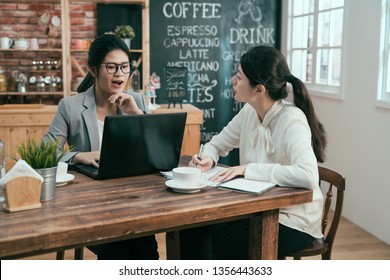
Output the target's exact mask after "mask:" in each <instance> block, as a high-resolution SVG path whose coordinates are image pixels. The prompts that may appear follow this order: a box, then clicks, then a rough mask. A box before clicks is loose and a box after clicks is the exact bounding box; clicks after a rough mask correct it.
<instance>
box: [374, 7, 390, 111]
mask: <svg viewBox="0 0 390 280" xmlns="http://www.w3.org/2000/svg"><path fill="white" fill-rule="evenodd" d="M380 46H381V50H380V61H379V75H378V77H379V80H378V85H379V86H378V98H377V100H378V105H379V106H381V107H382V106H383V107H387V108H390V0H383V1H382V20H381V44H380Z"/></svg>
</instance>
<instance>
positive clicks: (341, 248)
mask: <svg viewBox="0 0 390 280" xmlns="http://www.w3.org/2000/svg"><path fill="white" fill-rule="evenodd" d="M157 240H158V243H159V254H160V259H166V252H165V234H158V235H157ZM73 252H74V250H68V251H66V253H65V259H73ZM55 257H56V255H55V254H54V253H52V254H44V255H39V256H34V257H29V258H25V259H35V260H53V259H55ZM84 259H87V260H95V259H96V256H95V255H94V254H93V253H92V252H91V251H89V250H88V249H87V248H85V249H84ZM307 259H320V257H313V258H307ZM332 259H334V260H390V245H388V244H386V243H384V242H382V241H381V240H379V239H378V238H376V237H374V236H372V235H371V234H369V233H368V232H366V231H364V230H362V229H361V228H359V227H358V226H356V225H354V224H353V223H351V222H350V221H348V220H347V219H345V218H342V220H341V222H340V226H339V230H338V232H337V236H336V240H335V245H334V248H333V254H332Z"/></svg>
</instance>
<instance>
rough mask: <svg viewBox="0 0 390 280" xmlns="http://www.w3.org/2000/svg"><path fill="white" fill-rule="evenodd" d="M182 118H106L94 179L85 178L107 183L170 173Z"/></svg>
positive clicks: (179, 115)
mask: <svg viewBox="0 0 390 280" xmlns="http://www.w3.org/2000/svg"><path fill="white" fill-rule="evenodd" d="M186 117H187V114H186V113H169V114H149V115H125V116H124V115H119V116H108V117H106V119H105V121H104V131H103V141H102V147H101V152H100V163H99V170H98V175H97V176H96V174H95V175H90V174H87V175H89V176H91V177H93V178H95V179H109V178H119V177H126V176H134V175H143V174H151V173H155V172H158V171H161V170H172V168H174V167H176V166H178V163H179V160H180V152H181V146H182V140H183V134H184V128H185V122H186ZM76 169H77V170H79V171H81V172H83V173H85V174H86V172H85V171H84V170H81V169H79V168H77V166H76Z"/></svg>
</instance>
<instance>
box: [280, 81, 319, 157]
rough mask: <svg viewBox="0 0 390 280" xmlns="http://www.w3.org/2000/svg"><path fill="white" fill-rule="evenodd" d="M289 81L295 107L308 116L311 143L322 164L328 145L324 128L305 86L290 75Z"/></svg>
mask: <svg viewBox="0 0 390 280" xmlns="http://www.w3.org/2000/svg"><path fill="white" fill-rule="evenodd" d="M287 81H288V82H289V83H290V84H291V85H292V88H293V93H294V103H295V106H297V107H298V108H299V109H301V110H302V111H303V113H304V114H305V115H306V118H307V121H308V123H309V127H310V130H311V141H312V146H313V150H314V154H315V155H316V157H317V161H318V162H321V163H322V162H324V161H325V159H326V156H325V148H326V144H327V139H326V132H325V129H324V126H323V125H322V123H321V122H320V121H319V119H318V117H317V115H316V113H315V111H314V106H313V103H312V101H311V98H310V96H309V93H308V91H307V88H306V86H305V84H304V83H303V82H302V81H301V80H300V79H298V78H296V77H294V76H293V75H290V76H289V77H288V79H287Z"/></svg>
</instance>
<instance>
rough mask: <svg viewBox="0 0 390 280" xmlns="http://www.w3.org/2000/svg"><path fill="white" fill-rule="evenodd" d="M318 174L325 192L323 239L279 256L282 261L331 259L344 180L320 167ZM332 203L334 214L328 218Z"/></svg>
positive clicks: (340, 209)
mask: <svg viewBox="0 0 390 280" xmlns="http://www.w3.org/2000/svg"><path fill="white" fill-rule="evenodd" d="M318 173H319V185H320V188H321V190H322V191H324V192H325V201H324V212H323V216H322V233H323V235H324V239H315V240H314V242H313V245H312V246H311V247H309V248H306V249H303V250H300V251H296V252H293V253H290V254H288V255H287V256H281V258H282V259H283V258H284V259H285V258H286V257H293V258H294V259H295V260H300V259H301V258H302V257H309V256H315V255H321V257H322V259H323V260H330V258H331V254H332V249H333V243H334V239H335V237H336V233H337V229H338V227H339V223H340V219H341V212H342V210H343V203H344V191H345V178H344V177H343V176H341V175H340V174H339V173H337V172H336V171H333V170H330V169H328V168H325V167H321V166H319V167H318ZM332 203H334V212H333V215H332V216H330V208H331V206H332ZM332 217H333V218H332ZM329 220H330V222H329Z"/></svg>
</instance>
